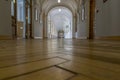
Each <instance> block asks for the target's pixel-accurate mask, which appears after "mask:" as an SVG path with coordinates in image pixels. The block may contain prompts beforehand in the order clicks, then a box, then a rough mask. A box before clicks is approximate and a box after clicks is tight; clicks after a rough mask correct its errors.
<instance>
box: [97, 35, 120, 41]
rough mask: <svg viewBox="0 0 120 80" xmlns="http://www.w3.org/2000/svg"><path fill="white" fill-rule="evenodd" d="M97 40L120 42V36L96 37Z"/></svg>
mask: <svg viewBox="0 0 120 80" xmlns="http://www.w3.org/2000/svg"><path fill="white" fill-rule="evenodd" d="M95 39H100V40H120V36H105V37H96V38H95Z"/></svg>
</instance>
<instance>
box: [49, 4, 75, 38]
mask: <svg viewBox="0 0 120 80" xmlns="http://www.w3.org/2000/svg"><path fill="white" fill-rule="evenodd" d="M72 18H73V16H72V12H71V11H70V10H69V9H68V8H66V7H62V6H61V7H55V8H53V9H51V10H50V11H49V13H48V17H47V37H48V38H65V39H69V38H72V32H73V30H72V29H73V26H72Z"/></svg>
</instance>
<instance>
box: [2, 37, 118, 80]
mask: <svg viewBox="0 0 120 80" xmlns="http://www.w3.org/2000/svg"><path fill="white" fill-rule="evenodd" d="M0 80H120V41H100V40H94V41H88V40H75V39H73V40H72V39H66V40H64V39H58V40H57V39H54V40H4V41H0Z"/></svg>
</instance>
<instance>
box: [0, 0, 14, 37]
mask: <svg viewBox="0 0 120 80" xmlns="http://www.w3.org/2000/svg"><path fill="white" fill-rule="evenodd" d="M0 35H2V36H12V27H11V0H8V1H7V0H0Z"/></svg>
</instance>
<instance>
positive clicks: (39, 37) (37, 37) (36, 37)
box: [34, 37, 43, 39]
mask: <svg viewBox="0 0 120 80" xmlns="http://www.w3.org/2000/svg"><path fill="white" fill-rule="evenodd" d="M34 39H43V38H42V37H34Z"/></svg>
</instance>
